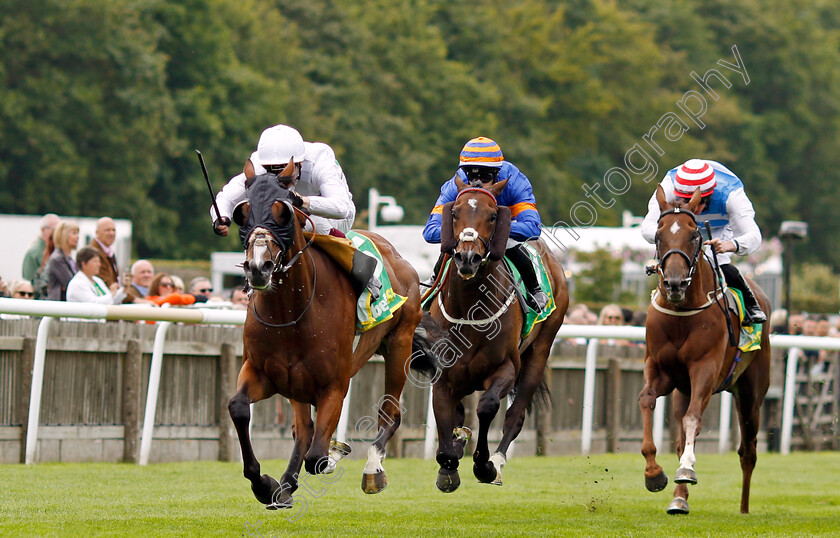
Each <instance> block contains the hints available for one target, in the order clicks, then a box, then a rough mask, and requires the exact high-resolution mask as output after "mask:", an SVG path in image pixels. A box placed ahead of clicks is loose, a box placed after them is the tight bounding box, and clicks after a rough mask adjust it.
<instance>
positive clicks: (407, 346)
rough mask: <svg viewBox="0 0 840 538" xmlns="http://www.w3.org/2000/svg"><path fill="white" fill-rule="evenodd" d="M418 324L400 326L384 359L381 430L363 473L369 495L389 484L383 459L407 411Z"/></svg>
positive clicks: (380, 411) (380, 410)
mask: <svg viewBox="0 0 840 538" xmlns="http://www.w3.org/2000/svg"><path fill="white" fill-rule="evenodd" d="M415 326H416V323H414V324H412V323H410V322H408V321H407V322H405V323H404V324H402V325H400V326H399V327H398V328H397V329H396V331H395V332H394V334H393V336H392V337H391V339H390V341H389V345H388V346H387V348H386V349H387V351H386V352H385V354H384V358H385V395H384V396H383V397H382V398H380V399H379V405H377V419H378V420H377V425H378V431H377V434H376V439H375V440H374V442H373V444H371V446H370V448H368V458H367V461H366V462H365V468H364V472H363V474H362V491H364V492H365V493H368V494H373V493H379V492H380V491H382V490H383V489H385V488H386V487H387V486H388V477H387V476H386V474H385V468H384V467H383V466H382V461H383V460H384V459H385V454H386V446H387V444H388V441H389V440H390V439H391V437H393V436H394V433H395V432H396V431H397V428H399V426H400V422H401V421H402V413H403V412H404V411H405V409H404V408H403V406H402V404H401V403H400V395H402V391H403V388H404V387H405V381H406V378H407V375H406V366H407V364H408V361H409V360H411V346H412V339H413V337H414V327H415Z"/></svg>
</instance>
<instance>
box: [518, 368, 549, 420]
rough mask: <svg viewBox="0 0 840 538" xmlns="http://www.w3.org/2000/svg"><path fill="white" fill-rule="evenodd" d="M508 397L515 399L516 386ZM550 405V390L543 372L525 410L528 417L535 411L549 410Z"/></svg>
mask: <svg viewBox="0 0 840 538" xmlns="http://www.w3.org/2000/svg"><path fill="white" fill-rule="evenodd" d="M510 396H511V397H513V398H514V399H516V386H514V387H513V390H511V391H510ZM551 405H552V403H551V389H550V388H549V386H548V380H547V379H546V376H545V372H543V375H542V376H540V382H539V385H537V390H535V391H534V395H533V396H532V397H531V401H530V402H528V405H527V406H526V407H525V410H526V412H527V413H528V414H529V415H530V414H532V413H533V412H534V410H535V409H551Z"/></svg>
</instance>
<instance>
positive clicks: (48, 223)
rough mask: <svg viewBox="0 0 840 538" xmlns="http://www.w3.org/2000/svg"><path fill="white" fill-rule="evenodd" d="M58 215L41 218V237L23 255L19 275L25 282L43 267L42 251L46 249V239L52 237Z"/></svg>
mask: <svg viewBox="0 0 840 538" xmlns="http://www.w3.org/2000/svg"><path fill="white" fill-rule="evenodd" d="M58 220H59V219H58V215H56V214H55V213H47V214H46V215H44V216H43V217H41V235H39V236H38V237H37V238H35V240H34V241H33V242H32V245H30V247H29V250H27V251H26V254H24V255H23V267H22V268H21V274H22V275H23V278H24V279H25V280H32V279H33V278H35V273H37V272H38V269H40V268H41V267H43V265H42V264H43V261H44V249H45V248H46V247H47V239H48V238H49V237H50V236H52V233H53V229H55V226H56V225H57V224H58Z"/></svg>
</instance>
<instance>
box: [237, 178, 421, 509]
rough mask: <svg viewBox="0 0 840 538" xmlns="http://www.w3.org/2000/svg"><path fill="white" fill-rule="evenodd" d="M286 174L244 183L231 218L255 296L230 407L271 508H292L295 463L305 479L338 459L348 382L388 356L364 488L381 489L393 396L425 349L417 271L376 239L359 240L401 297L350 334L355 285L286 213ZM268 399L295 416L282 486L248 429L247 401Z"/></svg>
mask: <svg viewBox="0 0 840 538" xmlns="http://www.w3.org/2000/svg"><path fill="white" fill-rule="evenodd" d="M292 171H293V167H292V166H288V167H287V168H286V170H284V172H283V173H282V174H281V175H280V176H279V178H278V176H275V175H271V174H264V175H261V176H257V177H255V178H252V179H250V180H249V182H248V186H247V189H248V194H249V202H247V203H245V204H243V205H242V206H241V207H238V208H237V210H236V211H235V212H234V220H235V221H236V223H237V224H238V225H239V226H240V236H241V237H243V241H244V242H245V244H246V261H245V264H244V269H245V276H246V278H247V280H248V283H249V285H250V286H251V288H253V290H254V292H253V294H252V296H251V299H250V304H249V307H248V313H247V318H246V321H245V328H244V350H243V357H242V358H243V363H242V368H241V370H240V371H239V379H238V383H237V391H236V394H235V395H234V396H233V398H231V400H230V403H229V405H228V407H229V410H230V416H231V418H232V419H233V423H234V425H235V427H236V432H237V434H238V436H239V443H240V445H241V448H242V460H243V463H244V471H245V477H246V478H247V479H248V480H250V481H251V489H252V490H253V492H254V495H255V496H256V498H257V500H259V501H260V502H261V503H263V504H265V505H267V507H268V508H270V509H276V508H291V507H292V504H293V499H292V493H293V492H294V491H295V490H296V489H297V487H298V473H299V472H300V469H301V465H302V464H305V467H306V471H307V472H309V473H310V474H319V473H328V472H332V471H333V470H334V469H335V467H336V461H337V459H338V458H339V457H340V456H341V455H343V454H341V453H338V452H336V451H335V450H333V451H331V450H330V449H331V446H334V445H331V438H332V435H333V433H334V431H335V429H336V426H337V424H338V420H339V415H340V413H341V407H342V402H343V400H344V396H345V395H346V393H347V390H348V385H349V383H350V378H351V377H352V376H353V375H355V374H356V372H358V371H359V369H360V368H361V367H362V366H363V365H364V364H365V363H366V362H367V361H368V359H369V358H370V357H371V356H372V355H373V354H374V353H381V354H382V355H383V356H384V358H385V396H383V398H382V399H381V400H380V403H381V405H380V407H379V411H378V415H379V416H378V435H377V437H376V439H375V441H374V443H373V445H372V446H371V447H370V449H369V451H368V459H367V464H366V465H365V468H364V476H363V478H362V489H363V490H364V492H365V493H378V492H379V491H381V490H382V489H383V488H384V487H385V486H386V485H387V480H386V477H385V471H384V469H383V467H382V460H383V458H384V457H385V444H386V443H387V442H388V440H389V439H390V438H391V436H392V435H393V433H394V431H395V430H396V429H397V427H398V426H399V424H400V404H399V400H400V394H401V392H402V390H403V386H404V384H405V381H406V370H407V368H406V367H407V365H408V363H409V357H410V356H412V345H413V344H414V345H415V346H418V347H415V349H414V350H415V351H422V349H423V348H420V347H419V346H421V345H422V344H423V341H422V339H421V338H420V337H417V338H415V335H414V331H415V329H416V327H417V324H418V323H419V322H420V319H421V317H422V311H421V309H420V292H419V279H418V277H417V273H416V272H415V271H414V269H413V268H412V267H411V265H410V264H409V263H408V262H407V261H405V260H404V259H403V258H401V257H400V255H399V254H398V253H397V252H396V251H395V250H394V248H393V247H392V246H391V244H390V243H388V242H387V241H385V240H384V239H383V238H382V237H380V236H378V235H376V234H373V233H365V235H366V236H367V237H369V238H370V239H371V240H372V241H373V242H374V244H375V245H376V247H377V248H378V249H379V252H380V253H381V254H382V257H383V259H384V266H385V267H384V269H385V271H387V274H388V276H389V277H390V281H391V285H392V286H393V290H394V292H395V293H397V294H398V295H401V296H403V297H406V301H405V302H404V304H403V305H402V307H401V308H399V309H398V310H397V311H396V312H395V313H394V314H393V317H392V318H391V319H389V320H387V321H385V322H382V323H381V324H379V325H376V326H374V327H372V328H371V329H369V330H367V331H365V332H363V333H362V334H361V335H358V336H357V335H356V294H355V291H354V287H353V284H352V283H351V280H350V277H349V276H348V275H347V273H346V272H345V271H344V270H342V269H341V268H340V267H339V266H338V265H337V264H336V262H335V261H334V260H333V259H332V258H330V257H329V256H327V255H326V254H325V253H324V252H322V251H321V250H319V249H318V248H317V247H312V246H311V245H312V241H311V238H310V239H309V240H308V239H307V237H305V236H304V229H303V225H304V223H305V219H306V218H307V216H306V215H305V214H304V213H302V212H300V211H299V210H297V209H295V208H294V207H293V197H292V196H291V195H290V192H289V191H288V190H287V189H286V188H284V187H282V186H281V183H280V181H283V180H284V178H288V177H289V175H290V174H291V172H292ZM278 179H279V180H280V181H278ZM383 293H385V290H383ZM354 338H357V341H355V342H354ZM425 357H426V356H425V355H423V354H422V353H421V354H418V353H415V354H414V355H413V356H412V361H411V366H412V367H417V366H418V362H422V360H423V359H424V358H425ZM426 366H429V365H428V364H427V365H426ZM274 394H280V395H281V396H284V397H286V398H288V399H289V401H290V403H291V405H292V409H293V410H294V423H293V429H292V432H293V436H294V448H293V450H292V455H291V458H290V460H289V465H288V467H287V469H286V472H285V473H284V474H283V476H282V477H281V478H280V481H279V482H278V481H277V480H275V479H274V478H272V477H270V476H269V475H260V464H259V462H258V461H257V459H256V457H255V455H254V452H253V450H252V448H251V441H250V436H249V432H248V423H249V421H250V409H249V404H251V403H252V402H258V401H260V400H263V399H265V398H269V397H271V396H272V395H274ZM312 406H314V407H315V409H316V418H315V423H314V424H313V421H312V418H311V407H312Z"/></svg>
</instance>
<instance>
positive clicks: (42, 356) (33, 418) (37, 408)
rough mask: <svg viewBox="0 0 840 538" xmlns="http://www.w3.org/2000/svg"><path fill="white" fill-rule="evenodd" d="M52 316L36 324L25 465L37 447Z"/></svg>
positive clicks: (33, 455)
mask: <svg viewBox="0 0 840 538" xmlns="http://www.w3.org/2000/svg"><path fill="white" fill-rule="evenodd" d="M52 320H53V318H51V317H45V318H43V319H41V323H39V324H38V335H37V336H36V337H35V361H34V364H33V365H32V388H31V389H30V392H29V417H28V419H27V421H26V457H25V459H24V462H25V463H26V465H32V464H33V463H35V450H36V449H37V448H38V423H39V421H40V420H41V393H42V391H43V388H44V363H45V362H46V356H47V337H48V336H49V333H50V324H51V323H52Z"/></svg>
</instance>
